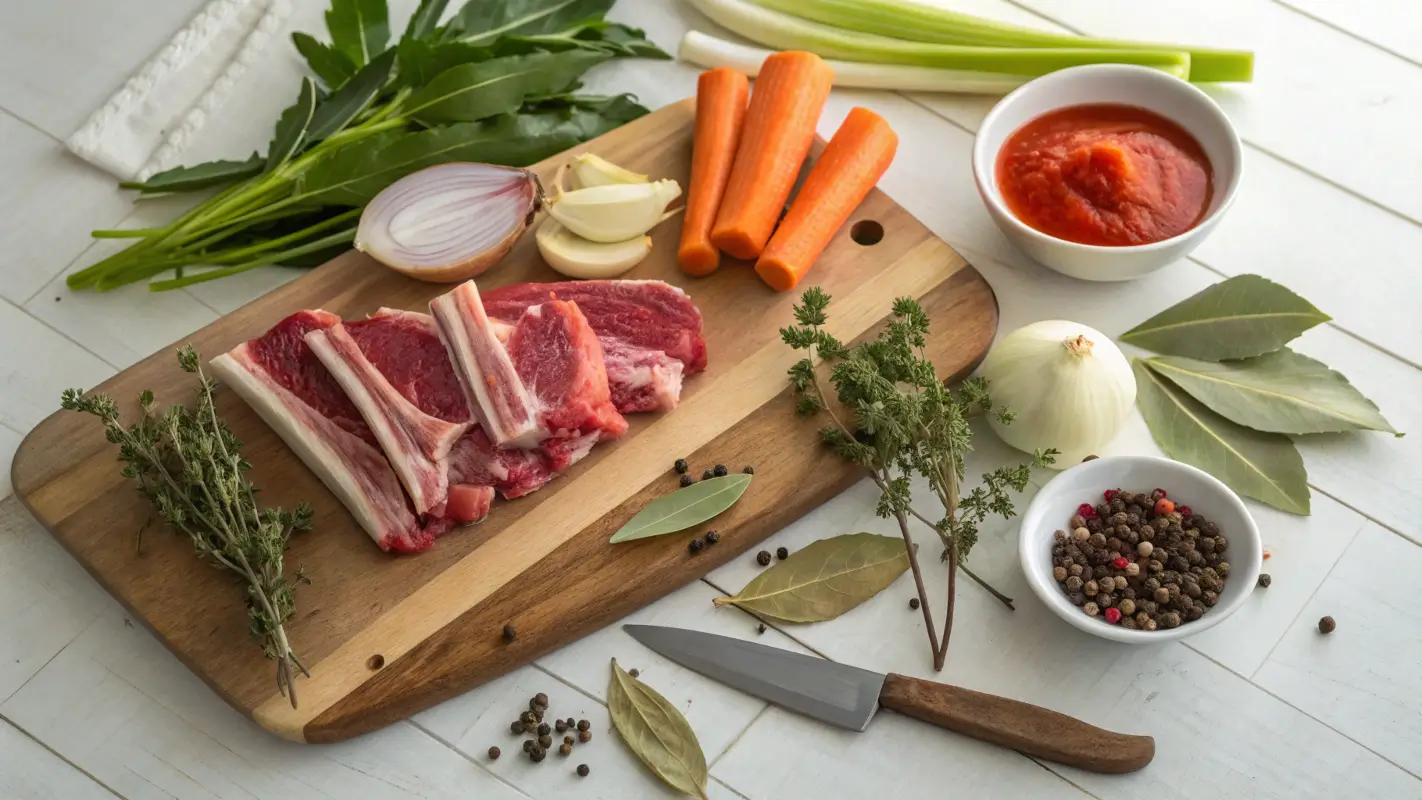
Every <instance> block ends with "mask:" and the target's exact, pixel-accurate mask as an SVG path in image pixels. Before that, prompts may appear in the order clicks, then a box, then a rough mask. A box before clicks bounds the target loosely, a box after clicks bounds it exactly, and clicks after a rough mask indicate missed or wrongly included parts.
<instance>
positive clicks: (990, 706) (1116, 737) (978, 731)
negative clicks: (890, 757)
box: [879, 673, 1155, 774]
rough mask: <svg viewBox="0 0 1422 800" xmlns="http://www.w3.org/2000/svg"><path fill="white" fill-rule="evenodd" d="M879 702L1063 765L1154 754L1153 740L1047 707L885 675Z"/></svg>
mask: <svg viewBox="0 0 1422 800" xmlns="http://www.w3.org/2000/svg"><path fill="white" fill-rule="evenodd" d="M879 704H880V705H882V706H883V707H884V708H889V709H893V710H894V711H897V712H899V713H900V714H907V715H909V716H911V717H914V718H915V719H921V720H923V721H925V722H931V723H933V724H934V725H937V726H938V727H940V728H946V729H947V730H950V731H955V732H957V733H961V734H964V735H966V736H971V737H973V738H974V739H982V740H983V741H985V742H992V743H993V744H998V745H1002V746H1003V747H1010V748H1012V749H1013V750H1016V751H1018V752H1020V753H1024V754H1026V755H1030V756H1037V757H1039V758H1045V759H1047V760H1048V761H1055V762H1057V763H1058V764H1065V765H1067V766H1069V767H1077V768H1079V769H1084V770H1089V771H1091V772H1105V773H1111V774H1118V773H1123V772H1135V771H1136V770H1138V769H1141V768H1143V767H1145V765H1147V764H1149V763H1150V762H1151V759H1153V758H1155V740H1154V739H1152V738H1151V737H1149V736H1130V735H1127V734H1122V733H1114V732H1112V731H1108V730H1103V729H1101V728H1098V727H1096V726H1095V725H1088V724H1087V723H1085V722H1082V721H1081V720H1079V719H1074V718H1072V717H1068V716H1067V715H1065V714H1060V713H1058V712H1056V711H1052V710H1050V709H1046V708H1042V707H1041V706H1034V705H1032V704H1031V703H1024V702H1022V701H1020V700H1012V699H1009V698H1006V697H998V696H996V695H991V694H983V693H982V692H975V691H973V690H972V689H964V688H962V687H960V686H950V685H948V684H946V683H934V682H933V681H925V680H922V679H919V678H909V677H906V676H903V675H895V674H893V673H890V674H889V675H888V677H886V678H885V679H884V688H883V689H882V690H880V692H879Z"/></svg>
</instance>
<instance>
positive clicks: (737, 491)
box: [611, 474, 751, 544]
mask: <svg viewBox="0 0 1422 800" xmlns="http://www.w3.org/2000/svg"><path fill="white" fill-rule="evenodd" d="M750 482H751V476H750V475H745V474H740V475H722V476H721V477H719V478H707V479H706V480H703V481H699V482H697V483H693V484H691V485H690V486H687V487H686V488H684V489H677V490H676V491H675V492H672V493H671V494H668V495H663V496H662V497H658V498H657V499H656V500H653V501H652V502H650V503H648V504H647V506H646V508H643V509H642V510H641V511H638V512H637V514H636V515H635V516H634V517H632V519H629V520H627V524H626V525H623V526H622V527H621V528H619V529H618V530H617V533H614V534H613V535H612V540H611V541H612V543H613V544H617V543H618V542H630V541H632V540H634V539H646V538H648V537H650V536H661V535H662V534H664V533H676V532H677V531H684V530H686V529H687V528H690V527H693V526H695V525H700V524H701V523H703V522H705V521H707V520H709V519H711V518H713V517H715V516H716V515H717V514H720V513H721V512H723V511H725V510H726V509H728V508H730V507H731V506H733V505H735V504H736V501H737V500H740V499H741V495H743V494H745V493H746V487H748V486H750Z"/></svg>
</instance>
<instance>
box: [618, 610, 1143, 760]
mask: <svg viewBox="0 0 1422 800" xmlns="http://www.w3.org/2000/svg"><path fill="white" fill-rule="evenodd" d="M622 627H623V630H625V631H627V632H628V633H630V634H631V635H632V636H633V638H635V639H636V640H637V641H639V642H641V643H642V644H644V645H646V646H648V647H650V648H652V649H653V650H655V651H657V652H658V653H660V654H662V655H663V656H666V657H667V658H669V659H671V660H672V661H675V662H676V663H678V664H681V665H682V666H684V667H687V668H689V669H693V670H695V671H697V672H699V673H701V674H702V675H705V676H706V677H708V678H713V679H715V680H717V681H720V682H721V683H724V684H726V685H727V686H732V687H735V688H737V689H740V690H741V691H743V692H746V693H748V694H753V695H755V696H756V697H759V698H761V699H762V700H768V701H770V702H772V703H775V704H776V705H778V706H783V707H785V708H788V709H790V710H791V711H797V712H799V713H801V714H804V715H806V716H809V717H813V718H815V719H817V720H820V721H821V722H828V723H830V724H831V725H838V726H840V727H842V728H849V729H850V730H854V731H862V730H864V729H865V728H866V727H868V726H869V721H870V720H871V719H873V718H874V712H875V711H877V710H878V709H879V707H880V706H883V707H884V708H890V709H893V710H894V711H897V712H899V713H901V714H906V715H908V716H910V717H915V718H917V719H920V720H923V721H924V722H931V723H933V724H934V725H937V726H938V727H940V728H946V729H947V730H950V731H955V732H957V733H961V734H963V735H965V736H971V737H973V738H975V739H982V740H983V741H985V742H992V743H993V744H998V745H1002V746H1003V747H1010V748H1012V749H1013V750H1017V751H1020V752H1022V753H1025V754H1027V755H1029V756H1036V757H1038V758H1044V759H1046V760H1048V761H1055V762H1057V763H1060V764H1066V765H1067V766H1072V767H1079V768H1081V769H1085V770H1090V771H1092V772H1113V773H1119V772H1134V771H1136V770H1138V769H1140V768H1142V767H1144V766H1145V765H1146V764H1149V763H1150V761H1151V759H1152V758H1154V757H1155V739H1152V738H1151V737H1149V736H1130V735H1127V734H1122V733H1114V732H1112V731H1108V730H1104V729H1102V728H1098V727H1096V726H1094V725H1088V724H1087V723H1085V722H1082V721H1081V720H1079V719H1074V718H1072V717H1068V716H1067V715H1065V714H1059V713H1057V712H1055V711H1051V710H1048V709H1045V708H1042V707H1040V706H1034V705H1032V704H1030V703H1023V702H1021V701H1019V700H1009V699H1008V698H1005V697H997V696H995V695H990V694H983V693H982V692H975V691H972V690H971V689H963V688H960V687H957V686H950V685H948V684H944V683H934V682H933V681H926V680H921V679H919V678H910V677H907V676H904V675H895V674H893V673H889V674H888V675H883V674H880V673H877V672H870V671H869V670H866V669H859V668H858V667H851V666H848V665H846V664H839V663H836V662H834V661H826V660H825V659H822V658H814V657H811V656H805V655H800V654H799V653H792V652H790V651H788V650H781V649H780V648H777V647H767V646H766V645H763V644H756V643H755V642H747V641H743V640H741V639H732V638H730V637H729V636H717V635H716V634H713V633H702V632H701V631H689V630H683V629H681V628H668V627H663V626H659V625H624V626H622Z"/></svg>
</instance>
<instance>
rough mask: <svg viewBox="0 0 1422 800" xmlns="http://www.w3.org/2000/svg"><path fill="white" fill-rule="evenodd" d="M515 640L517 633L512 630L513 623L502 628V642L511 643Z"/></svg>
mask: <svg viewBox="0 0 1422 800" xmlns="http://www.w3.org/2000/svg"><path fill="white" fill-rule="evenodd" d="M517 638H518V631H517V630H516V629H515V628H514V626H513V623H509V624H508V625H505V626H504V641H506V642H512V641H513V640H514V639H517Z"/></svg>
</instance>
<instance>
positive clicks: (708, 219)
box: [677, 67, 750, 275]
mask: <svg viewBox="0 0 1422 800" xmlns="http://www.w3.org/2000/svg"><path fill="white" fill-rule="evenodd" d="M749 93H750V81H748V80H747V79H746V76H744V75H742V74H741V73H739V72H736V71H735V70H733V69H729V68H726V67H722V68H720V69H713V70H709V71H707V72H703V73H701V77H700V78H698V79H697V81H696V137H695V139H694V140H693V142H692V145H691V189H690V191H688V192H687V195H686V217H685V219H684V220H683V221H682V223H681V248H680V249H679V250H677V262H678V263H680V264H681V268H682V270H683V271H684V272H686V273H688V274H690V275H710V274H711V273H713V272H715V271H716V268H717V267H718V266H720V265H721V253H720V251H718V250H717V249H716V246H715V245H713V244H711V224H712V223H713V222H715V221H716V212H717V211H718V210H720V208H721V197H722V196H724V195H725V193H726V182H727V181H729V180H730V178H731V165H732V164H733V163H734V161H735V158H736V145H737V144H738V143H739V142H740V140H741V123H742V122H743V121H745V118H746V96H747V95H748V94H749Z"/></svg>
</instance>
